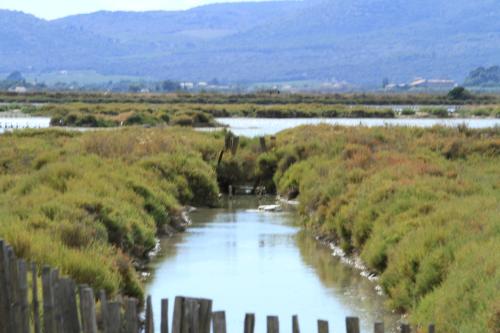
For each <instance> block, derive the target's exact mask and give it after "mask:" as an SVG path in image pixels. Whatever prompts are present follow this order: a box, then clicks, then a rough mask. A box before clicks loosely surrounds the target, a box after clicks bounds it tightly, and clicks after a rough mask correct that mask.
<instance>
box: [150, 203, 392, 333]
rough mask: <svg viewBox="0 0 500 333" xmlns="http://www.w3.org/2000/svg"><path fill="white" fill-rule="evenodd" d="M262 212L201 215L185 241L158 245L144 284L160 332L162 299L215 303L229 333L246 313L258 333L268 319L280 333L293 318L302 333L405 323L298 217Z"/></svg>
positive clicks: (247, 206) (252, 206)
mask: <svg viewBox="0 0 500 333" xmlns="http://www.w3.org/2000/svg"><path fill="white" fill-rule="evenodd" d="M267 200H268V201H272V200H273V199H272V198H268V199H267ZM261 203H262V202H261ZM258 205H259V202H257V199H255V198H253V197H248V196H247V197H236V198H235V200H234V201H233V202H225V204H224V207H223V208H219V209H199V210H197V211H195V212H193V213H192V214H191V217H192V220H193V225H192V227H190V228H189V229H188V230H187V231H186V232H185V233H182V234H177V235H175V236H173V237H172V238H166V239H163V240H162V241H161V250H160V253H159V255H158V256H157V257H156V258H155V259H154V260H153V262H152V263H151V267H150V270H151V272H152V273H151V277H150V280H149V282H148V283H147V293H148V294H151V295H152V299H153V305H154V308H155V309H156V312H155V324H156V325H157V326H158V328H159V323H160V318H159V315H160V312H159V309H160V302H161V298H169V299H170V302H173V300H174V297H175V296H179V295H182V296H190V297H203V298H210V299H213V300H214V310H224V311H226V318H227V321H228V332H230V333H235V332H242V331H243V319H244V315H245V313H247V312H251V313H255V314H256V318H257V321H256V332H265V318H266V316H267V315H278V316H279V318H280V328H281V331H283V332H291V317H292V315H294V314H297V315H299V321H300V325H301V330H302V331H303V332H315V331H316V320H317V319H325V320H328V321H329V322H330V329H331V330H333V332H345V317H346V316H357V317H359V318H360V320H361V324H362V332H366V333H368V332H373V324H374V322H376V321H384V322H385V324H386V328H387V332H395V331H396V326H397V325H396V322H397V320H398V319H399V318H400V317H399V316H397V315H394V314H392V313H391V312H389V311H387V309H386V308H385V307H384V302H385V301H386V299H385V297H384V296H381V295H379V294H378V293H377V292H376V290H375V287H376V284H375V283H374V282H371V281H369V280H368V279H366V278H364V277H362V276H361V275H360V271H358V270H356V269H354V268H352V267H350V266H347V265H345V264H343V263H342V262H341V261H340V260H339V259H338V258H336V257H334V256H332V251H331V250H330V248H329V247H328V246H326V245H323V244H320V243H319V242H318V241H316V240H315V239H314V237H313V236H312V235H310V234H308V233H306V232H304V231H301V228H300V227H299V226H298V218H297V215H296V213H295V212H294V211H293V210H291V211H284V212H280V213H271V212H268V213H265V212H259V211H258V210H256V208H257V207H258ZM171 304H172V303H171ZM170 308H172V306H170ZM171 316H172V313H170V318H172V317H171Z"/></svg>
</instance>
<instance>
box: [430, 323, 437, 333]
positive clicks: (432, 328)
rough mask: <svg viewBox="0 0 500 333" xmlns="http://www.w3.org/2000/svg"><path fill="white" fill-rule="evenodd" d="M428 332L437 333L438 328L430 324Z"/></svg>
mask: <svg viewBox="0 0 500 333" xmlns="http://www.w3.org/2000/svg"><path fill="white" fill-rule="evenodd" d="M428 332H429V333H435V332H436V326H434V324H430V325H429V329H428Z"/></svg>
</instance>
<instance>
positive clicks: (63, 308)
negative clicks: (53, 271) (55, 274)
mask: <svg viewBox="0 0 500 333" xmlns="http://www.w3.org/2000/svg"><path fill="white" fill-rule="evenodd" d="M56 297H57V299H58V303H59V309H60V314H61V323H62V332H64V333H80V321H79V320H78V306H77V303H76V285H75V282H74V281H73V280H71V279H68V278H62V279H59V288H58V289H57V293H56Z"/></svg>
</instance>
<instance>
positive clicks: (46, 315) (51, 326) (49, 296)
mask: <svg viewBox="0 0 500 333" xmlns="http://www.w3.org/2000/svg"><path fill="white" fill-rule="evenodd" d="M42 290H43V328H44V332H56V324H55V311H54V310H55V309H54V294H53V293H54V290H53V288H52V272H51V269H50V267H48V266H44V267H43V268H42Z"/></svg>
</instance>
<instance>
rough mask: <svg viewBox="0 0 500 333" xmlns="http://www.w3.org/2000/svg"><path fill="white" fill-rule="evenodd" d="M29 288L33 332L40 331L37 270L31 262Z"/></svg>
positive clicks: (39, 332)
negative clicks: (30, 291)
mask: <svg viewBox="0 0 500 333" xmlns="http://www.w3.org/2000/svg"><path fill="white" fill-rule="evenodd" d="M31 290H32V303H33V330H34V333H41V329H42V327H41V325H40V302H39V300H38V271H37V268H36V264H35V263H31Z"/></svg>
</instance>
